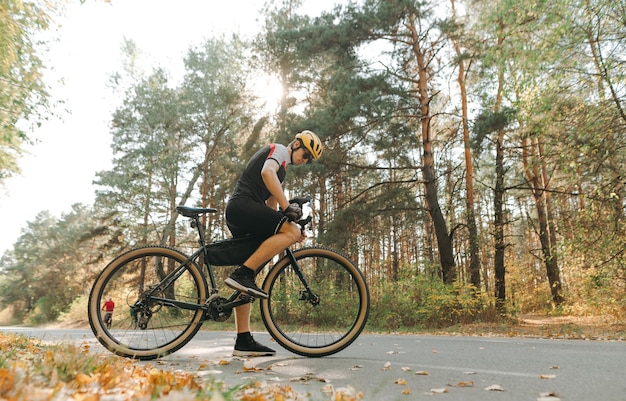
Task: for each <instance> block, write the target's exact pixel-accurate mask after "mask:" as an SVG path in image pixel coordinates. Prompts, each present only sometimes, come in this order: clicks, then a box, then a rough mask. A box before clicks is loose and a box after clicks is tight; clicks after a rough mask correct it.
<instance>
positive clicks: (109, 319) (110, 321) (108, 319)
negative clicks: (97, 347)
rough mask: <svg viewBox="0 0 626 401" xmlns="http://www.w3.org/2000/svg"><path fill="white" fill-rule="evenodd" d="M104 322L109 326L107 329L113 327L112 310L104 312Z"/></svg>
mask: <svg viewBox="0 0 626 401" xmlns="http://www.w3.org/2000/svg"><path fill="white" fill-rule="evenodd" d="M104 324H105V325H106V326H107V329H110V328H111V325H112V324H113V313H112V312H106V313H105V314H104Z"/></svg>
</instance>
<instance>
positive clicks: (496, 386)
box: [485, 384, 504, 391]
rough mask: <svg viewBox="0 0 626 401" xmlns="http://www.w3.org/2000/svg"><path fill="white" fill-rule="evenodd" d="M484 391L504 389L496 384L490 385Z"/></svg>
mask: <svg viewBox="0 0 626 401" xmlns="http://www.w3.org/2000/svg"><path fill="white" fill-rule="evenodd" d="M485 390H487V391H504V389H503V388H502V387H500V386H499V385H497V384H492V385H491V386H489V387H486V388H485Z"/></svg>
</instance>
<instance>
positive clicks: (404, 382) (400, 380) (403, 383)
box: [393, 379, 406, 386]
mask: <svg viewBox="0 0 626 401" xmlns="http://www.w3.org/2000/svg"><path fill="white" fill-rule="evenodd" d="M393 383H394V384H399V385H401V386H406V380H404V379H396V381H394V382H393Z"/></svg>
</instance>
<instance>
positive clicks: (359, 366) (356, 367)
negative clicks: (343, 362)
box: [350, 365, 363, 370]
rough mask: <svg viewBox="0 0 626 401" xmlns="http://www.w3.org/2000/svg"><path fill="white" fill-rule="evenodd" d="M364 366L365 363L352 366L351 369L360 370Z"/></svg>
mask: <svg viewBox="0 0 626 401" xmlns="http://www.w3.org/2000/svg"><path fill="white" fill-rule="evenodd" d="M362 368H363V365H354V366H353V367H351V368H350V370H359V369H362Z"/></svg>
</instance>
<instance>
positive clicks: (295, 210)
mask: <svg viewBox="0 0 626 401" xmlns="http://www.w3.org/2000/svg"><path fill="white" fill-rule="evenodd" d="M285 216H287V218H288V219H289V220H290V221H298V220H300V218H302V208H300V205H299V204H297V203H290V204H289V207H288V208H287V209H285Z"/></svg>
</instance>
